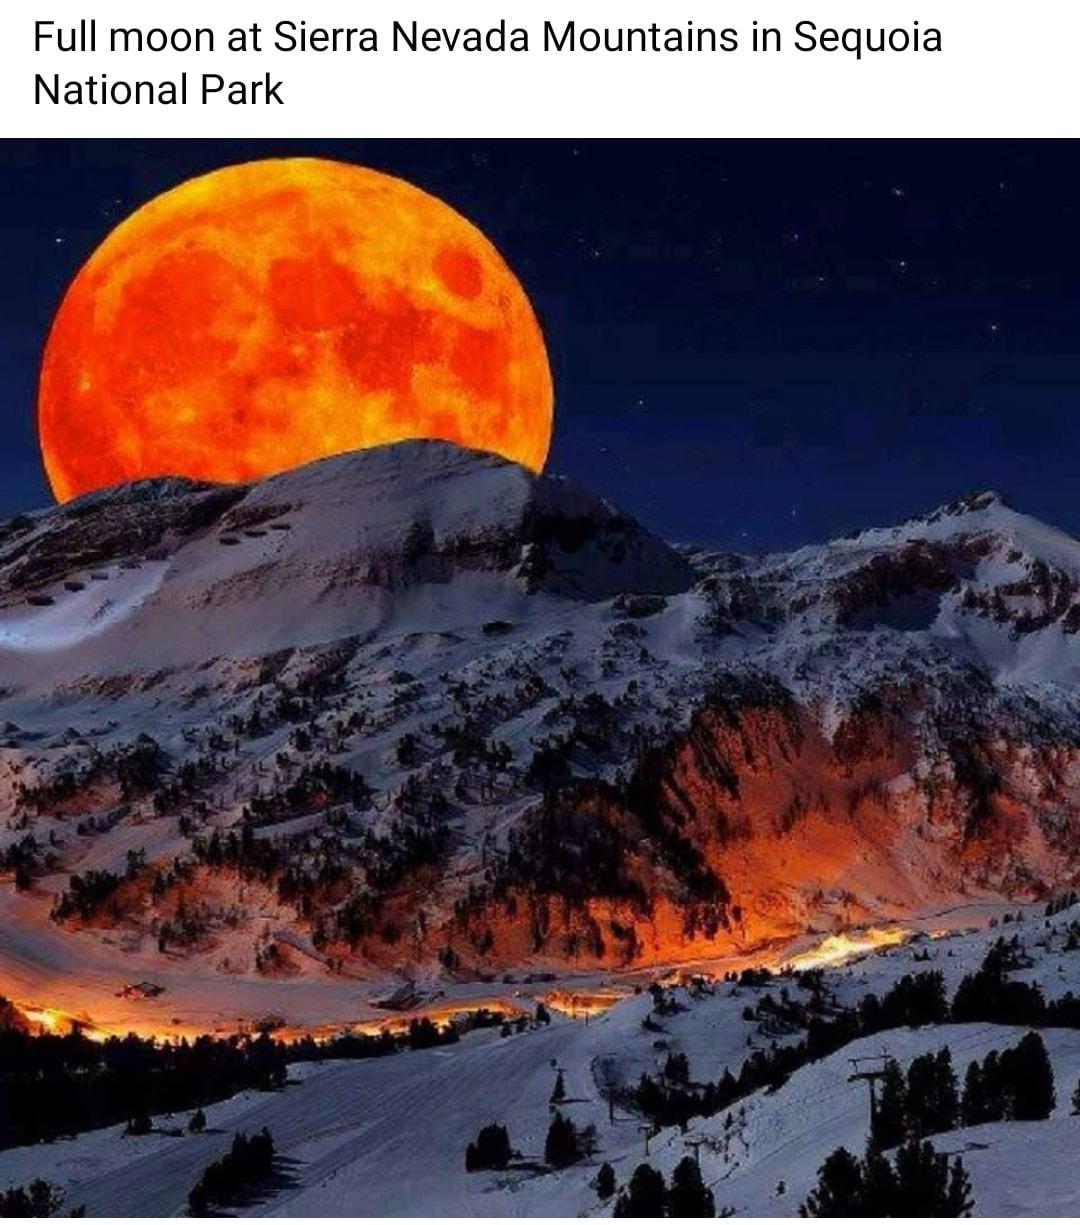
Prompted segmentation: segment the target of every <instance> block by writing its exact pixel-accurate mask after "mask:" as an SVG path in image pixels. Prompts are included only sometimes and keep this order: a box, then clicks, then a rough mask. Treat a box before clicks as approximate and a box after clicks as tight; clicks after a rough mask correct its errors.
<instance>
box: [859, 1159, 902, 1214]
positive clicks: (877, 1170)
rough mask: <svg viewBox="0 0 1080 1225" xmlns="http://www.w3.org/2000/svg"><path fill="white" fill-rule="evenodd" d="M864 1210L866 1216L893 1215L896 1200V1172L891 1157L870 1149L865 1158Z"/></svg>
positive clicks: (863, 1172)
mask: <svg viewBox="0 0 1080 1225" xmlns="http://www.w3.org/2000/svg"><path fill="white" fill-rule="evenodd" d="M862 1174H863V1197H862V1212H863V1215H865V1216H892V1215H893V1204H894V1203H895V1201H896V1174H895V1173H894V1172H893V1168H892V1165H891V1164H890V1162H889V1159H888V1158H887V1157H886V1156H884V1154H882V1153H881V1152H879V1151H874V1150H873V1149H869V1150H868V1151H867V1154H866V1157H865V1159H864V1160H863V1169H862Z"/></svg>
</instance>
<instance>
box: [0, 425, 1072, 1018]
mask: <svg viewBox="0 0 1080 1225" xmlns="http://www.w3.org/2000/svg"><path fill="white" fill-rule="evenodd" d="M1078 628H1080V544H1077V542H1076V541H1074V540H1073V539H1072V538H1071V537H1068V536H1066V535H1065V534H1063V533H1060V532H1056V531H1054V530H1053V529H1051V528H1047V527H1045V526H1043V525H1042V524H1039V523H1036V522H1035V521H1033V520H1030V519H1028V518H1026V517H1024V516H1022V515H1019V514H1017V513H1016V512H1014V511H1012V510H1010V509H1009V508H1008V507H1006V506H1005V505H1004V504H1003V503H1002V502H1001V501H1000V500H999V499H997V498H995V497H994V496H993V495H978V496H976V497H974V498H969V499H965V500H963V501H960V502H957V503H955V504H953V505H951V506H947V507H943V508H941V509H940V510H938V511H935V512H933V513H932V514H930V515H927V516H925V517H923V518H920V519H915V520H911V521H909V522H907V523H904V524H901V525H899V526H897V527H894V528H887V529H870V530H867V531H865V532H862V533H859V534H858V535H855V536H853V537H850V538H847V539H844V540H840V541H836V542H833V543H831V544H827V545H823V546H819V547H808V548H803V549H800V550H798V551H796V552H795V553H792V554H788V555H783V556H773V557H767V558H747V557H737V556H733V555H730V554H715V553H707V552H696V553H690V552H686V551H682V552H680V551H677V550H675V549H672V548H670V547H668V546H667V545H665V544H664V543H663V542H661V541H659V540H657V539H656V538H655V537H653V536H651V535H650V534H649V533H648V532H647V531H646V530H645V529H643V528H642V527H641V526H640V525H638V524H637V523H635V522H634V521H633V520H632V519H630V518H629V517H628V516H626V515H624V514H621V513H620V512H618V511H617V510H615V509H614V508H612V507H610V506H608V505H607V504H606V503H604V502H602V501H600V500H599V499H596V498H593V497H591V496H590V495H588V494H586V493H584V492H583V491H580V490H576V489H574V488H573V487H571V486H569V485H568V484H566V483H565V482H562V481H559V480H557V479H555V478H551V477H535V476H533V475H532V474H530V473H529V472H527V471H526V470H524V469H522V468H519V467H517V466H515V465H513V464H510V463H508V462H507V461H505V460H501V459H498V458H496V457H494V456H491V455H484V454H478V453H474V452H466V451H462V450H460V449H458V448H456V447H454V446H452V445H449V444H442V443H406V444H400V445H398V446H394V447H388V448H383V449H379V450H374V451H369V452H363V453H357V454H355V455H348V456H342V457H339V458H337V459H334V460H328V461H323V462H321V463H318V464H314V465H311V466H309V467H307V468H302V469H297V470H295V471H293V472H289V473H284V474H282V475H280V476H277V477H274V478H271V479H268V480H266V481H264V482H262V483H260V484H257V485H254V486H242V487H218V486H208V485H195V484H191V483H189V482H167V481H166V482H148V483H142V484H140V485H136V486H128V487H124V488H120V489H117V490H112V491H104V492H101V493H98V494H94V495H91V496H90V497H88V498H86V499H81V500H78V501H76V502H74V503H71V504H68V505H66V506H63V507H58V508H55V509H53V510H51V511H46V512H42V513H40V514H37V515H31V516H25V517H23V518H21V519H18V520H14V521H11V522H10V523H8V524H6V525H2V526H0V669H2V675H3V677H4V683H5V688H4V690H3V691H2V693H0V721H2V722H3V728H4V731H3V740H2V744H0V809H2V815H3V816H4V817H6V818H7V821H6V822H5V823H4V824H5V826H10V828H6V829H5V831H4V833H3V835H2V839H0V851H2V854H3V859H2V860H0V868H2V871H3V873H4V883H2V884H0V993H6V994H8V995H9V996H10V997H11V998H13V999H15V1000H16V1001H22V1002H32V1003H33V1002H36V1003H48V1004H50V1005H52V1004H55V1005H56V1006H62V1007H63V1008H64V1010H65V1011H66V1012H68V1013H71V1014H72V1015H74V1014H76V1013H77V1011H78V1008H77V1001H73V1000H71V999H68V998H66V997H65V998H63V999H61V998H60V997H59V996H54V997H52V998H50V999H49V1000H41V999H35V1000H29V1001H27V1000H26V997H25V994H22V995H20V994H19V993H18V992H17V991H15V990H11V989H9V990H7V991H6V992H5V991H4V987H5V984H9V978H10V975H11V974H14V973H16V972H20V973H21V972H22V971H21V970H20V969H19V967H26V966H28V965H29V966H34V965H36V964H46V963H47V964H48V965H49V966H52V967H54V972H55V967H62V966H63V964H64V957H65V952H64V950H65V949H67V948H70V949H72V950H73V952H72V959H73V960H72V965H73V966H74V965H75V964H76V962H78V964H84V963H86V959H87V958H89V959H90V960H91V961H92V963H93V964H94V965H95V966H96V967H97V969H96V971H95V973H96V974H97V980H96V981H97V982H98V984H99V987H98V990H100V991H105V990H106V987H102V986H100V984H101V983H106V984H107V994H108V996H109V998H110V999H112V998H116V997H117V996H118V993H119V992H121V989H122V987H123V985H124V984H130V983H148V984H151V985H153V986H155V987H162V988H163V989H164V992H165V993H164V995H163V999H164V1001H165V1002H164V1003H163V1004H162V1007H163V1008H167V1007H172V1003H171V1000H172V998H173V996H172V995H171V994H170V993H171V992H175V991H176V990H178V989H179V982H180V981H181V980H182V979H183V976H184V974H185V973H187V972H189V970H190V969H191V968H198V971H199V974H200V975H201V976H202V979H201V981H203V982H213V983H220V984H221V988H220V989H221V990H222V991H225V990H226V987H228V989H229V990H232V989H234V988H236V985H237V984H241V985H242V986H243V987H244V990H248V989H249V988H250V990H251V991H255V988H258V992H257V994H258V999H259V1001H260V1003H259V1007H261V1008H263V1009H264V1010H265V1011H269V1010H270V1008H271V1007H274V1006H276V1005H275V1001H276V999H277V993H278V992H281V993H284V994H285V995H286V996H289V997H290V998H293V999H295V998H296V990H297V987H298V980H299V981H300V982H304V981H307V982H309V983H311V984H314V983H316V982H318V983H320V984H321V985H322V988H323V989H324V990H326V991H332V990H334V989H336V984H338V983H341V984H343V985H342V987H341V990H342V991H343V992H344V991H345V990H346V986H347V983H348V982H349V981H350V979H349V977H348V976H349V975H360V976H370V975H386V974H387V973H388V972H401V973H403V974H405V975H406V976H407V977H415V976H417V975H420V976H423V975H444V976H445V975H450V976H456V977H464V978H470V977H475V976H477V975H479V974H487V973H491V972H494V971H505V970H508V969H517V968H528V969H533V970H548V969H552V968H555V969H557V968H559V967H564V966H572V967H584V966H601V967H614V966H624V965H638V964H663V963H668V962H672V961H688V960H693V959H701V958H707V957H718V956H725V955H729V954H737V953H742V952H749V951H751V950H753V951H754V955H755V956H758V955H761V950H762V948H763V946H767V945H768V944H769V943H770V942H779V941H782V940H787V939H790V938H791V937H793V936H798V935H802V934H804V933H806V932H808V931H817V932H829V931H834V930H837V929H843V928H848V927H852V926H858V925H863V926H874V927H882V928H885V929H887V928H888V925H889V924H890V923H893V922H896V921H900V920H903V919H906V918H910V917H912V916H915V915H919V914H925V913H929V912H933V911H934V910H936V909H942V908H945V907H948V906H954V905H958V904H961V903H962V902H964V901H965V900H971V899H973V898H978V897H982V896H996V897H1001V896H1007V897H1032V896H1038V895H1039V894H1040V893H1041V892H1042V891H1043V890H1044V889H1047V888H1050V887H1053V888H1058V889H1060V888H1061V887H1063V886H1065V885H1068V884H1071V883H1073V882H1074V880H1075V878H1076V875H1077V867H1078V864H1077V852H1078V849H1080V829H1078V820H1080V708H1078V707H1077V705H1076V703H1075V699H1074V696H1073V695H1074V693H1075V686H1076V681H1077V680H1078V679H1080V639H1078V636H1077V629H1078ZM8 882H10V884H9V883H8ZM12 886H16V887H14V888H13V887H12ZM76 954H77V956H76ZM80 959H81V960H80ZM343 975H344V976H343ZM59 978H60V979H62V978H63V975H62V973H60V974H59ZM236 989H237V990H238V989H239V988H236ZM289 993H291V996H290V995H289ZM151 1005H152V1001H151V1002H150V1003H147V1002H146V1001H145V1000H141V1001H140V1003H139V1007H142V1008H149V1007H151ZM245 1006H246V1005H245ZM237 1007H239V1005H237ZM95 1015H96V1014H95ZM232 1015H233V1016H235V1015H236V1012H235V1011H234V1012H233V1013H232Z"/></svg>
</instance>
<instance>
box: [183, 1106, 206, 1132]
mask: <svg viewBox="0 0 1080 1225" xmlns="http://www.w3.org/2000/svg"><path fill="white" fill-rule="evenodd" d="M187 1127H188V1131H191V1132H200V1131H205V1130H206V1115H205V1114H204V1113H203V1111H202V1108H201V1107H200V1108H199V1109H198V1110H196V1111H195V1113H194V1114H193V1115H192V1116H191V1118H190V1120H189V1121H188V1125H187Z"/></svg>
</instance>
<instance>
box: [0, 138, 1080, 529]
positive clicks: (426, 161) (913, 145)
mask: <svg viewBox="0 0 1080 1225" xmlns="http://www.w3.org/2000/svg"><path fill="white" fill-rule="evenodd" d="M297 154H304V155H316V156H326V157H337V158H341V159H343V160H351V161H357V162H361V163H363V164H365V165H369V166H373V167H375V168H377V169H381V170H385V171H388V172H390V173H393V174H397V175H401V176H402V177H404V178H406V179H408V180H410V181H411V182H413V183H415V184H417V185H418V186H420V187H422V188H424V189H426V190H427V191H430V192H433V193H434V194H435V195H437V196H440V197H442V198H443V199H445V200H446V201H447V202H448V203H450V204H452V205H453V206H454V207H456V208H457V209H458V210H459V211H461V212H462V213H464V214H465V216H467V217H468V218H470V219H471V220H472V221H473V222H474V223H475V224H477V225H478V226H479V227H480V228H481V229H482V230H483V231H484V232H485V233H486V234H487V235H488V236H489V237H490V238H491V239H492V241H493V242H494V243H495V244H496V246H498V247H499V249H500V250H501V251H502V253H503V255H504V256H505V257H506V259H507V260H508V262H509V263H510V265H511V267H512V268H514V270H515V271H516V273H517V274H518V276H519V277H520V279H521V280H522V282H523V284H524V286H525V289H526V291H527V292H528V294H529V295H530V297H531V299H532V301H533V303H534V305H535V307H536V310H537V313H538V314H539V316H540V319H541V323H542V325H543V327H544V331H545V335H546V338H547V343H548V349H549V353H550V356H551V362H552V367H553V372H554V378H555V390H556V408H555V414H556V416H555V438H554V444H553V449H552V455H551V460H550V463H549V470H551V471H555V472H562V473H566V474H567V475H569V476H571V477H573V478H575V479H576V480H578V481H580V482H582V483H584V484H587V485H588V486H589V487H590V488H592V489H593V490H595V491H597V492H599V493H602V494H604V495H606V496H608V497H610V498H611V499H613V500H614V501H616V502H618V503H619V504H621V505H622V506H624V507H626V508H627V509H628V510H630V511H632V512H633V513H635V514H636V515H638V517H640V518H641V519H642V520H644V521H645V522H646V523H647V524H648V525H649V526H650V527H652V528H653V529H654V530H656V531H657V532H659V533H660V534H662V535H664V536H666V537H668V538H670V539H674V540H684V541H699V542H702V543H710V544H716V545H721V546H726V547H731V548H736V549H745V550H761V549H775V548H787V547H789V546H792V545H795V544H801V543H805V542H808V541H814V540H821V539H824V538H827V537H829V536H834V535H838V534H840V533H842V532H845V531H848V530H850V529H852V528H854V527H857V526H862V525H867V524H871V523H885V522H891V521H894V520H896V519H899V518H902V517H904V516H906V515H908V514H912V513H917V512H919V511H921V510H926V509H929V508H931V507H933V506H935V505H937V504H939V503H941V502H943V501H947V500H950V499H952V498H954V497H956V496H958V495H960V494H962V493H965V492H967V491H969V490H972V489H976V488H986V487H993V488H996V489H998V490H1000V491H1001V492H1003V493H1004V494H1005V495H1006V496H1007V497H1008V498H1009V499H1010V500H1011V501H1012V502H1013V504H1014V505H1016V506H1017V507H1019V508H1020V509H1022V510H1025V511H1028V512H1029V513H1032V514H1035V515H1037V516H1039V517H1040V518H1044V519H1047V520H1049V521H1051V522H1053V523H1055V524H1057V525H1059V526H1062V527H1065V528H1068V529H1070V530H1074V531H1078V532H1080V498H1078V496H1077V490H1078V475H1080V458H1078V457H1080V411H1078V409H1080V242H1078V239H1080V172H1078V171H1077V170H1076V149H1075V145H1072V144H1071V143H1068V142H1064V143H1056V142H1050V141H1031V142H1027V141H1021V142H993V141H979V142H976V141H972V142H951V141H939V142H918V141H913V142H892V141H874V142H859V141H844V142H835V143H834V142H819V141H802V142H786V141H760V142H759V141H732V142H727V141H715V142H697V141H679V142H666V141H641V142H636V141H612V142H606V141H601V142H597V141H581V142H577V143H575V142H563V141H544V142H528V141H523V142H490V143H485V142H476V141H461V142H457V141H447V142H444V141H393V142H384V141H356V142H336V141H335V142H331V141H299V142H298V141H287V142H268V141H222V142H213V141H192V142H185V141H173V140H170V141H115V142H114V141H86V142H64V141H49V142H21V141H4V142H0V169H2V174H3V187H2V191H0V243H2V244H3V248H4V259H3V268H4V273H3V284H4V289H3V293H2V297H0V302H2V305H0V388H2V389H3V401H2V417H3V420H2V426H0V429H2V433H0V514H8V513H13V512H15V511H17V510H21V509H26V508H29V507H32V506H38V505H43V504H46V503H47V502H48V501H49V500H50V497H49V494H48V491H47V487H46V484H45V481H44V476H43V473H42V471H41V465H40V459H39V455H38V449H37V441H36V432H35V424H34V401H35V395H36V384H37V367H38V360H39V356H40V351H41V347H42V344H43V341H44V338H45V334H46V330H47V328H48V324H49V321H50V319H51V316H52V313H53V311H54V310H55V308H56V305H57V303H58V302H59V299H60V296H61V294H62V293H63V290H64V287H65V286H66V284H67V283H68V281H69V280H70V279H71V277H72V276H73V275H74V274H75V273H76V271H77V270H78V268H79V266H80V264H81V263H82V261H83V260H84V259H85V258H86V257H87V256H88V255H89V254H90V252H91V251H92V250H93V248H94V247H95V246H96V245H97V244H98V242H100V241H101V240H102V239H103V238H104V237H105V235H106V234H107V233H108V231H109V230H110V229H111V228H112V226H114V225H115V224H116V223H117V222H118V221H120V220H121V219H122V218H123V217H124V216H125V215H126V214H127V213H129V212H130V211H132V210H133V209H135V208H136V207H137V206H138V205H140V204H142V203H143V202H144V201H146V200H147V199H149V198H150V197H152V196H154V195H156V194H157V193H158V192H160V191H162V190H164V189H165V188H168V187H171V186H173V185H175V184H176V183H177V182H179V181H180V180H182V179H185V178H187V177H190V176H191V175H193V174H198V173H202V172H204V171H206V170H210V169H214V168H216V167H218V166H221V165H225V164H228V163H230V162H235V161H243V160H248V159H250V158H254V157H259V156H273V155H276V156H288V155H297Z"/></svg>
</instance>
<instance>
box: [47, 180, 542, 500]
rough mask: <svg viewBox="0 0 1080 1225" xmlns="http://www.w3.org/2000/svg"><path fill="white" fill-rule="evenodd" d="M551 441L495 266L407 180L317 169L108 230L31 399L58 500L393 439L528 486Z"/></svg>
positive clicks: (75, 287) (516, 288)
mask: <svg viewBox="0 0 1080 1225" xmlns="http://www.w3.org/2000/svg"><path fill="white" fill-rule="evenodd" d="M551 423H552V385H551V373H550V370H549V366H548V359H547V351H546V349H545V346H544V339H543V335H542V334H541V331H540V327H539V324H538V323H537V320H536V316H535V314H534V313H533V309H532V307H531V305H530V303H529V300H528V298H527V297H526V295H525V292H524V290H523V289H522V287H521V285H520V283H519V282H518V280H517V278H516V277H515V276H514V274H513V273H512V272H511V271H510V269H509V268H508V267H507V265H506V263H505V261H504V260H503V259H502V257H501V256H500V254H499V253H498V251H497V250H496V249H495V247H494V246H493V245H492V244H491V243H490V242H489V241H488V240H487V239H486V238H485V237H484V235H483V234H481V233H480V231H479V230H478V229H476V227H475V226H473V225H472V224H471V223H470V222H468V221H466V220H465V218H463V217H462V216H461V215H460V214H458V213H457V212H455V211H454V210H453V209H452V208H450V207H449V206H448V205H447V204H444V203H443V202H442V201H441V200H437V199H436V198H435V197H434V196H431V195H428V194H427V193H426V192H423V191H420V190H419V189H418V188H416V187H413V186H411V185H410V184H408V183H405V182H403V181H402V180H400V179H396V178H392V177H391V176H390V175H386V174H382V173H380V172H377V171H374V170H369V169H366V168H364V167H360V166H354V165H348V164H345V163H342V162H332V161H324V160H320V159H311V158H290V159H283V160H273V161H258V162H250V163H247V164H244V165H238V166H230V167H227V168H225V169H222V170H216V171H214V172H212V173H210V174H207V175H203V176H201V177H199V178H195V179H191V180H189V181H187V182H185V183H182V184H180V186H178V187H176V188H174V189H172V190H171V191H167V192H165V193H164V194H162V195H160V196H158V197H156V198H155V199H153V200H151V201H150V202H149V203H147V204H145V205H143V207H141V208H140V209H138V211H136V212H135V213H133V214H132V215H131V216H130V217H128V218H127V220H126V221H124V222H122V223H121V224H120V225H118V226H117V227H116V229H115V230H113V231H112V233H111V234H109V235H108V237H107V238H106V239H105V241H104V242H103V243H102V244H101V246H99V247H98V248H97V250H96V251H95V252H94V253H93V254H92V255H91V256H90V258H89V259H88V260H87V262H86V263H85V265H84V266H83V267H82V269H81V271H80V272H79V273H78V275H77V276H76V277H75V280H74V281H73V282H72V284H71V286H70V288H69V289H68V291H67V293H66V294H65V296H64V299H63V301H62V303H61V304H60V308H59V310H58V311H57V314H56V318H55V319H54V321H53V325H52V329H51V331H50V333H49V337H48V341H47V343H46V346H45V353H44V357H43V359H42V367H41V380H40V386H39V392H38V431H39V436H40V441H41V450H42V455H43V458H44V462H45V470H46V473H47V475H48V478H49V482H50V484H51V485H52V489H53V493H54V494H55V495H56V497H57V499H58V500H59V501H66V500H67V499H69V498H72V497H74V496H76V495H78V494H81V493H85V492H87V491H89V490H92V489H97V488H100V487H101V486H104V485H113V484H118V483H120V482H122V481H130V480H136V479H138V478H141V477H148V476H161V475H180V476H189V477H196V478H201V479H205V480H213V481H230V482H231V481H245V480H251V479H254V478H257V477H261V476H265V475H268V474H270V473H273V472H280V471H281V470H283V469H285V468H290V467H293V466H295V465H297V464H301V463H305V462H307V461H308V460H312V459H317V458H319V457H321V456H326V455H334V454H337V453H339V452H341V451H351V450H356V449H358V448H362V447H371V446H377V445H379V444H381V443H387V442H396V441H399V440H401V439H405V438H438V439H443V440H447V441H450V442H456V443H460V444H462V445H463V446H468V447H475V448H477V449H481V450H487V451H494V452H496V453H498V454H500V455H503V456H505V457H506V458H508V459H512V460H515V461H517V462H518V463H521V464H523V465H525V466H526V467H528V468H531V469H533V470H534V471H539V470H540V469H541V468H542V467H543V465H544V461H545V459H546V458H547V453H548V446H549V444H550V440H551Z"/></svg>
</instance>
